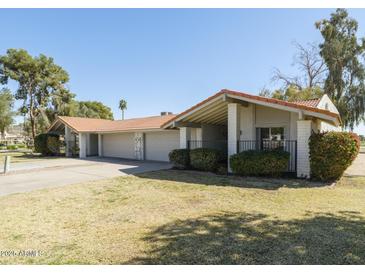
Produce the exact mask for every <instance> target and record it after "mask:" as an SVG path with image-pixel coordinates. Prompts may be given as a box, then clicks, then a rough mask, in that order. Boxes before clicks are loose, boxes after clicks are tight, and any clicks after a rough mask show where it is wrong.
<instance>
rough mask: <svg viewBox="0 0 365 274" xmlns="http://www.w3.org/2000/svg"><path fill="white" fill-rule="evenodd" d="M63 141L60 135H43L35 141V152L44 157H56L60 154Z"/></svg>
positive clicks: (38, 136)
mask: <svg viewBox="0 0 365 274" xmlns="http://www.w3.org/2000/svg"><path fill="white" fill-rule="evenodd" d="M60 147H61V141H60V140H59V135H57V134H53V133H42V134H39V135H37V136H36V137H35V139H34V149H35V152H38V153H41V154H42V155H44V156H54V155H59V154H60Z"/></svg>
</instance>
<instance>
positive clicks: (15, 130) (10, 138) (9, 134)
mask: <svg viewBox="0 0 365 274" xmlns="http://www.w3.org/2000/svg"><path fill="white" fill-rule="evenodd" d="M0 142H1V143H4V144H7V145H11V144H19V143H24V142H25V133H24V128H23V125H11V126H10V127H9V128H8V130H6V131H5V134H4V136H1V134H0Z"/></svg>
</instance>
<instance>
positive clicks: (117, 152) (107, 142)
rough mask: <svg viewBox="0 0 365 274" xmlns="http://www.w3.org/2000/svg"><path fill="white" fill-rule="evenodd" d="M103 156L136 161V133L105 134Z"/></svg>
mask: <svg viewBox="0 0 365 274" xmlns="http://www.w3.org/2000/svg"><path fill="white" fill-rule="evenodd" d="M103 156H105V157H118V158H126V159H134V133H117V134H104V135H103Z"/></svg>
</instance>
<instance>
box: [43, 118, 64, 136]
mask: <svg viewBox="0 0 365 274" xmlns="http://www.w3.org/2000/svg"><path fill="white" fill-rule="evenodd" d="M47 132H52V133H58V134H61V135H62V134H64V133H65V122H64V121H62V120H60V119H56V120H55V121H54V122H53V123H52V124H51V126H50V127H49V128H48V130H47Z"/></svg>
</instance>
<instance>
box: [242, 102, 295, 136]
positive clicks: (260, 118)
mask: <svg viewBox="0 0 365 274" xmlns="http://www.w3.org/2000/svg"><path fill="white" fill-rule="evenodd" d="M298 117H299V116H298V113H295V112H289V111H284V110H277V109H273V108H269V107H264V106H259V105H254V104H249V106H248V107H243V106H241V107H240V140H255V139H256V128H257V127H284V135H285V138H286V139H288V140H296V139H297V120H298Z"/></svg>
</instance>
